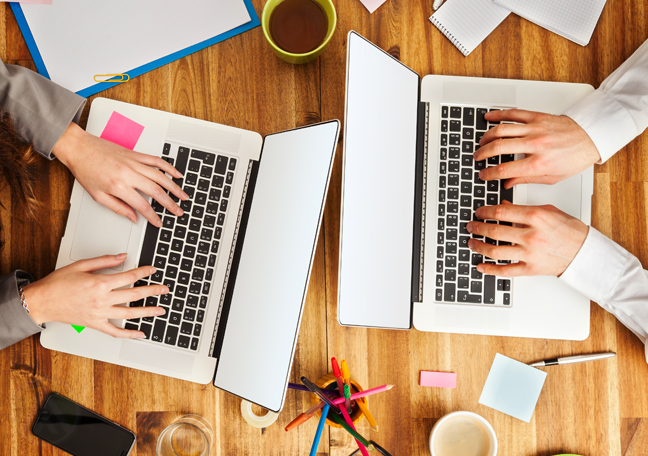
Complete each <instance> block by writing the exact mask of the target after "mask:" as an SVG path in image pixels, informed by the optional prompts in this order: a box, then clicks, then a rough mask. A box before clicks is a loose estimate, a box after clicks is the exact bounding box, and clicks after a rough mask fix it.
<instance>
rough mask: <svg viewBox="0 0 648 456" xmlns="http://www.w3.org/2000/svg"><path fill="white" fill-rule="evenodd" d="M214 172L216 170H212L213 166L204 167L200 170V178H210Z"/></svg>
mask: <svg viewBox="0 0 648 456" xmlns="http://www.w3.org/2000/svg"><path fill="white" fill-rule="evenodd" d="M213 172H214V168H212V167H211V166H203V167H202V168H201V169H200V177H205V178H210V177H211V176H212V173H213Z"/></svg>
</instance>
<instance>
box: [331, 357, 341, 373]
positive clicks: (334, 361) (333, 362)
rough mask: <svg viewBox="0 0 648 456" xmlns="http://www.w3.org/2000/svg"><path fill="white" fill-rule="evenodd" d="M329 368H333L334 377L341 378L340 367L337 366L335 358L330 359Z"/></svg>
mask: <svg viewBox="0 0 648 456" xmlns="http://www.w3.org/2000/svg"><path fill="white" fill-rule="evenodd" d="M331 366H333V375H335V377H336V378H337V377H342V374H341V373H340V366H339V365H338V362H337V359H335V357H333V358H331Z"/></svg>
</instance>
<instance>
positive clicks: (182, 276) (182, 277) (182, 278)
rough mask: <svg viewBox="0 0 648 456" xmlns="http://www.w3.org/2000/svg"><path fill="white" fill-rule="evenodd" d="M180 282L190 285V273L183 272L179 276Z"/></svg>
mask: <svg viewBox="0 0 648 456" xmlns="http://www.w3.org/2000/svg"><path fill="white" fill-rule="evenodd" d="M178 283H179V284H180V285H188V284H189V274H187V273H186V272H181V273H180V275H179V276H178Z"/></svg>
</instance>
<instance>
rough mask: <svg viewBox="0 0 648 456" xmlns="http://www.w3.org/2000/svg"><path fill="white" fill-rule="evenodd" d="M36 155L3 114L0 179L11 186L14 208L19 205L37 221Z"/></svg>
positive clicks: (0, 120) (38, 203)
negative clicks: (33, 175)
mask: <svg viewBox="0 0 648 456" xmlns="http://www.w3.org/2000/svg"><path fill="white" fill-rule="evenodd" d="M37 155H38V154H37V152H36V151H35V150H34V148H33V147H32V146H31V145H30V144H27V143H26V142H25V141H23V140H22V139H21V138H20V137H19V136H18V135H17V134H16V132H15V130H14V129H13V126H12V125H11V118H10V117H9V114H8V113H5V114H3V115H2V117H1V118H0V178H2V179H3V180H4V182H3V184H6V185H8V186H9V190H10V191H11V196H12V200H13V202H12V206H13V207H17V206H20V207H21V209H22V212H23V213H24V214H25V215H26V216H27V218H28V219H30V220H35V219H36V216H37V213H38V210H39V209H40V207H41V203H40V202H39V201H38V200H37V199H36V196H35V194H34V181H33V178H32V165H33V164H34V162H35V161H36V156H37ZM16 203H17V204H16ZM0 204H1V203H0ZM3 207H4V205H3ZM5 209H7V208H5Z"/></svg>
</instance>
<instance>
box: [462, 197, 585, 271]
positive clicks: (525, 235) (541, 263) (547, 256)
mask: <svg viewBox="0 0 648 456" xmlns="http://www.w3.org/2000/svg"><path fill="white" fill-rule="evenodd" d="M475 215H476V216H477V217H478V218H480V219H482V220H498V221H504V222H510V223H514V224H515V225H514V226H507V225H502V224H490V223H483V222H478V221H472V222H470V223H468V226H467V227H466V229H467V230H468V231H469V232H470V233H472V234H475V235H481V236H485V237H486V238H490V239H495V240H499V241H504V242H508V243H512V244H513V245H501V242H500V245H491V244H488V243H485V242H482V241H480V240H477V239H471V240H469V241H468V247H470V249H471V250H473V251H474V252H477V253H479V254H481V255H483V256H485V257H489V258H493V259H495V260H512V261H518V263H510V264H493V263H481V264H479V265H478V266H477V270H478V271H479V272H481V273H484V274H491V275H498V276H504V277H517V276H531V275H552V276H560V275H561V274H562V273H563V272H565V269H567V266H569V264H570V263H571V262H572V260H573V259H574V257H576V254H577V253H578V251H579V250H580V248H581V246H582V245H583V243H584V242H585V238H586V237H587V233H588V230H589V228H588V227H587V225H585V224H584V223H583V222H581V221H580V220H578V219H576V218H574V217H572V216H570V215H567V214H565V213H564V212H562V211H560V210H558V209H556V208H555V207H554V206H551V205H547V206H517V205H514V204H511V203H509V202H508V201H504V202H503V203H502V204H500V205H496V206H484V207H480V208H479V209H477V211H475Z"/></svg>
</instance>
